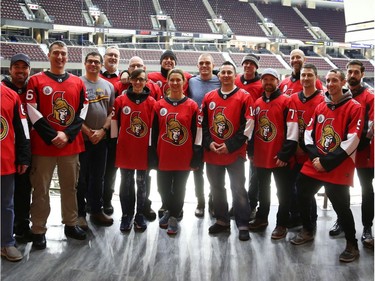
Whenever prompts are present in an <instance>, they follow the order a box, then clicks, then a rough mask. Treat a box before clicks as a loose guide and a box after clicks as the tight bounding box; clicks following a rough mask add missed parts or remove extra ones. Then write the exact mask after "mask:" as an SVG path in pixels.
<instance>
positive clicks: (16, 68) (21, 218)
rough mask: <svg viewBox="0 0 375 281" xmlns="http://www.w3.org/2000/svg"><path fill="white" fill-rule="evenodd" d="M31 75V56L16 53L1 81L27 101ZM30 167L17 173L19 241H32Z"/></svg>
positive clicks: (15, 200) (15, 197) (17, 238)
mask: <svg viewBox="0 0 375 281" xmlns="http://www.w3.org/2000/svg"><path fill="white" fill-rule="evenodd" d="M29 75H30V58H29V56H28V55H26V54H22V53H20V54H16V55H14V56H13V57H11V59H10V67H9V76H8V75H7V76H5V77H4V79H3V80H2V81H1V82H2V84H3V85H5V86H7V87H8V88H10V89H12V90H13V91H15V92H16V93H17V94H18V95H19V96H20V99H21V102H22V104H25V103H26V86H27V82H28V80H29ZM29 177H30V168H28V169H27V171H26V173H24V174H22V175H19V174H16V175H15V190H14V235H15V238H16V240H17V242H18V243H27V242H29V241H31V238H32V237H31V231H30V220H29V217H30V197H31V184H30V180H29Z"/></svg>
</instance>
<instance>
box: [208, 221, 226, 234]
mask: <svg viewBox="0 0 375 281" xmlns="http://www.w3.org/2000/svg"><path fill="white" fill-rule="evenodd" d="M229 231H230V225H221V224H217V223H215V224H213V225H211V226H210V228H209V229H208V233H209V234H217V233H221V232H229Z"/></svg>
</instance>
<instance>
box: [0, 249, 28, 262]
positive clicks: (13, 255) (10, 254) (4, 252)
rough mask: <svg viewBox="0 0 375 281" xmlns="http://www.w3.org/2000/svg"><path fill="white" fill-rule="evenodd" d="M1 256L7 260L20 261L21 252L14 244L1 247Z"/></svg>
mask: <svg viewBox="0 0 375 281" xmlns="http://www.w3.org/2000/svg"><path fill="white" fill-rule="evenodd" d="M1 256H2V257H5V258H6V259H7V260H8V261H20V260H22V258H23V256H22V254H21V252H20V251H18V249H17V248H16V247H14V246H9V247H2V248H1Z"/></svg>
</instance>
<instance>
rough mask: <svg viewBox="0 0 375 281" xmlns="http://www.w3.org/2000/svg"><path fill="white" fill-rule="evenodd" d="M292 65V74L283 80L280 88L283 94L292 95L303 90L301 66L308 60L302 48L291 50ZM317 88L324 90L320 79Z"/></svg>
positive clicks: (317, 81)
mask: <svg viewBox="0 0 375 281" xmlns="http://www.w3.org/2000/svg"><path fill="white" fill-rule="evenodd" d="M289 62H290V65H291V66H292V68H293V71H292V75H291V76H289V77H287V78H285V79H284V80H283V81H281V83H280V85H279V89H280V90H281V92H282V93H283V94H286V95H288V96H290V95H291V94H293V93H297V92H300V91H302V85H301V82H300V77H301V68H302V65H303V64H304V63H305V62H306V57H305V54H304V52H303V51H302V50H300V49H294V50H293V51H291V52H290V61H289ZM316 88H317V89H318V90H323V85H322V82H320V80H318V79H317V80H316Z"/></svg>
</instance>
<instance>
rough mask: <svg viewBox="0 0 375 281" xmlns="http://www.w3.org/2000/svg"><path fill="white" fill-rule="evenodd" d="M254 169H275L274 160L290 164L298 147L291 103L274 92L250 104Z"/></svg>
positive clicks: (293, 110)
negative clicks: (252, 121)
mask: <svg viewBox="0 0 375 281" xmlns="http://www.w3.org/2000/svg"><path fill="white" fill-rule="evenodd" d="M252 118H253V119H254V120H255V128H254V137H253V138H254V166H256V167H261V168H276V167H277V166H276V159H275V157H276V156H277V158H278V159H280V160H281V161H283V162H291V158H292V157H293V155H294V153H295V152H296V149H297V145H298V120H297V112H296V107H295V105H294V102H293V101H292V99H291V98H290V97H288V96H287V95H283V94H281V92H280V90H276V91H275V92H273V93H272V94H271V96H270V98H267V97H266V96H265V94H263V96H262V97H261V98H259V99H257V100H256V101H255V103H254V114H253V116H252Z"/></svg>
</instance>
